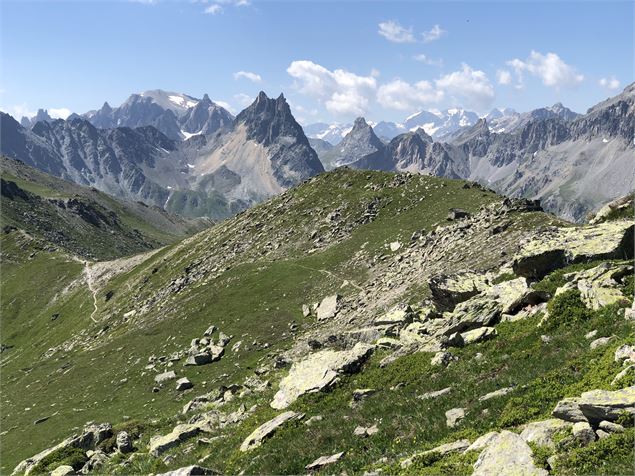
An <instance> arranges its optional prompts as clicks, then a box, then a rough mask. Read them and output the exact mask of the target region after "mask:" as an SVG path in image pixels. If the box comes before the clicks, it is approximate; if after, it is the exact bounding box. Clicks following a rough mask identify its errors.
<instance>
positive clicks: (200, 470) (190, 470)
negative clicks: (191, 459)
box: [157, 465, 220, 476]
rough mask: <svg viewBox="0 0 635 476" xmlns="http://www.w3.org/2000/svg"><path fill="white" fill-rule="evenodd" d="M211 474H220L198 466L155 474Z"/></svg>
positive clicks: (179, 475) (161, 475)
mask: <svg viewBox="0 0 635 476" xmlns="http://www.w3.org/2000/svg"><path fill="white" fill-rule="evenodd" d="M211 474H220V473H219V472H218V471H214V470H213V469H209V468H204V467H202V466H198V465H191V466H184V467H183V468H179V469H175V470H173V471H168V472H167V473H161V474H157V476H204V475H211Z"/></svg>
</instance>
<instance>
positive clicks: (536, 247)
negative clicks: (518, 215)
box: [512, 220, 635, 279]
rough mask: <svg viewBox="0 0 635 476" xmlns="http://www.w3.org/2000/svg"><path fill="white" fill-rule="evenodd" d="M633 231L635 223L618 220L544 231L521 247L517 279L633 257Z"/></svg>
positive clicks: (517, 260) (517, 261) (515, 261)
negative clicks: (560, 269)
mask: <svg viewBox="0 0 635 476" xmlns="http://www.w3.org/2000/svg"><path fill="white" fill-rule="evenodd" d="M634 228H635V226H634V222H633V220H619V221H611V222H606V223H601V224H598V225H593V226H577V227H566V228H554V229H549V230H541V232H540V233H536V234H535V235H533V236H532V237H530V238H529V239H528V240H527V241H526V242H525V243H523V244H522V246H521V251H520V252H519V253H518V254H517V255H516V256H515V257H514V260H513V263H512V269H513V270H514V273H515V274H516V275H517V276H524V277H527V278H532V279H542V278H543V277H544V276H546V275H547V274H549V273H550V272H551V271H553V270H555V269H558V268H562V267H564V266H566V265H567V264H572V263H580V262H585V261H592V260H599V259H610V258H632V257H633V230H634Z"/></svg>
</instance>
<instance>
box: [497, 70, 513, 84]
mask: <svg viewBox="0 0 635 476" xmlns="http://www.w3.org/2000/svg"><path fill="white" fill-rule="evenodd" d="M496 80H497V81H498V84H502V85H503V86H508V85H510V84H511V83H512V74H511V73H510V72H509V71H507V70H506V69H499V70H498V71H496Z"/></svg>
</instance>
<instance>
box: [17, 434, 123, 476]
mask: <svg viewBox="0 0 635 476" xmlns="http://www.w3.org/2000/svg"><path fill="white" fill-rule="evenodd" d="M111 436H112V425H110V423H102V424H93V423H91V424H88V425H86V426H85V427H84V430H83V432H82V433H81V434H80V435H75V436H72V437H70V438H67V439H65V440H64V441H62V442H61V443H59V444H57V445H55V446H53V447H51V448H47V449H45V450H44V451H41V452H40V453H38V454H36V455H34V456H31V457H30V458H27V459H25V460H24V461H21V462H20V463H19V464H18V465H17V466H16V467H15V469H14V470H13V473H12V474H21V473H24V474H29V473H30V471H31V470H32V469H33V467H34V466H36V465H37V464H38V463H39V462H40V461H42V460H43V459H44V458H46V457H47V456H48V455H50V454H51V453H54V452H56V451H58V450H61V449H64V448H79V449H82V450H84V451H88V450H94V449H95V447H96V446H97V445H99V443H101V442H102V441H104V440H106V439H108V438H110V437H111Z"/></svg>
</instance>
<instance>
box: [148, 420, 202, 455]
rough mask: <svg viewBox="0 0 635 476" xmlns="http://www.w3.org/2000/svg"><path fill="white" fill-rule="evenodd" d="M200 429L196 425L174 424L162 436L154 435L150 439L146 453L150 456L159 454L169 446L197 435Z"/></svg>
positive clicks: (171, 446) (172, 446)
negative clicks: (170, 429)
mask: <svg viewBox="0 0 635 476" xmlns="http://www.w3.org/2000/svg"><path fill="white" fill-rule="evenodd" d="M200 432H201V429H200V428H199V426H198V425H192V424H188V423H184V424H181V425H176V426H175V427H174V429H173V430H172V431H171V432H170V433H168V434H167V435H164V436H155V437H154V438H152V439H150V445H149V446H148V453H150V454H151V455H152V456H160V455H161V454H163V453H165V452H166V451H167V450H169V449H170V448H174V447H175V446H177V445H180V444H181V443H182V442H183V441H185V440H187V439H188V438H192V437H193V436H196V435H198V434H199V433H200Z"/></svg>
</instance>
